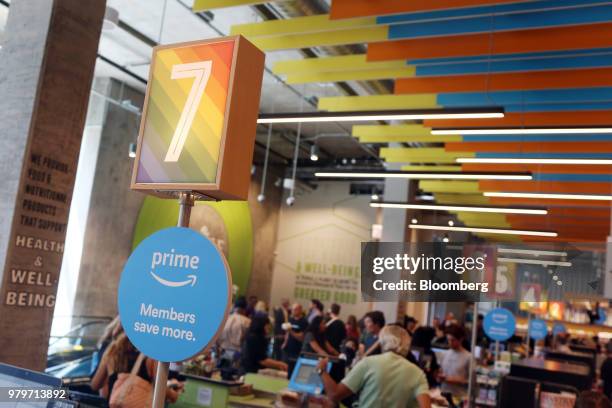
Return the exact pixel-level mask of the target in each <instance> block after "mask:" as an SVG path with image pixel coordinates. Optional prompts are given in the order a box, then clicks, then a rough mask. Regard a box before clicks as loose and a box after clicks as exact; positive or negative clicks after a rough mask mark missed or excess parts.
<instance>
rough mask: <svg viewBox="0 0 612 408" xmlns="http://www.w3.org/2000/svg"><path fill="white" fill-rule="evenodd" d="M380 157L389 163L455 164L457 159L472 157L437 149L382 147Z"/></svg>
mask: <svg viewBox="0 0 612 408" xmlns="http://www.w3.org/2000/svg"><path fill="white" fill-rule="evenodd" d="M379 155H380V157H381V158H383V159H385V160H386V161H387V162H390V163H455V162H456V159H457V158H459V157H473V156H474V153H472V152H468V153H465V152H447V151H445V150H444V148H438V147H383V148H382V149H380V154H379Z"/></svg>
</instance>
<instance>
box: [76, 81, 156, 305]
mask: <svg viewBox="0 0 612 408" xmlns="http://www.w3.org/2000/svg"><path fill="white" fill-rule="evenodd" d="M106 93H107V94H108V95H110V96H111V97H112V98H113V99H115V100H117V99H122V100H127V99H129V100H131V101H132V103H134V104H135V105H138V106H142V103H143V99H144V95H143V94H142V93H140V92H139V91H136V90H133V89H131V88H129V87H127V86H122V84H121V83H119V82H117V81H114V80H109V83H108V86H107V88H106ZM139 124H140V116H138V115H135V114H134V113H132V112H130V111H128V110H126V109H125V108H123V107H120V106H117V105H116V104H112V103H106V115H105V120H104V124H103V127H102V133H101V138H100V148H99V150H98V155H97V160H96V163H95V166H96V170H95V176H94V181H93V186H92V190H91V199H90V207H89V213H88V216H87V219H86V220H83V222H84V223H85V235H84V240H83V252H82V258H81V268H80V272H79V280H78V285H77V290H76V297H75V302H74V310H73V315H75V316H77V315H85V316H113V315H114V314H115V313H116V293H117V285H118V282H119V276H120V274H121V271H122V269H123V266H124V264H125V261H126V260H127V258H128V256H129V255H130V252H131V248H132V238H133V231H134V225H135V223H136V217H137V216H138V212H139V211H140V207H141V205H142V202H143V200H144V197H145V196H144V195H143V194H141V193H137V192H133V191H131V190H130V178H131V176H132V166H133V164H134V160H133V159H131V158H129V157H128V152H129V145H130V143H134V142H135V141H136V138H137V134H138V127H139ZM83 165H87V163H84V164H83Z"/></svg>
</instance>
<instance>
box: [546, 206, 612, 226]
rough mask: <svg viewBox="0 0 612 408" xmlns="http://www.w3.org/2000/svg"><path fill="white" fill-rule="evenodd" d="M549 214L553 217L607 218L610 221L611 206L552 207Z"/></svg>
mask: <svg viewBox="0 0 612 408" xmlns="http://www.w3.org/2000/svg"><path fill="white" fill-rule="evenodd" d="M548 215H549V216H551V217H585V218H593V219H600V220H601V219H602V218H603V219H605V220H606V222H607V223H609V222H610V207H608V208H572V207H550V208H548ZM600 222H601V221H600Z"/></svg>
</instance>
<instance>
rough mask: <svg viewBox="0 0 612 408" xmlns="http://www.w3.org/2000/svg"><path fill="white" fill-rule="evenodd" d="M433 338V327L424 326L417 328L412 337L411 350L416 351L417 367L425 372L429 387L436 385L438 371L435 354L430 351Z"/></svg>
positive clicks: (434, 333)
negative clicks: (417, 355)
mask: <svg viewBox="0 0 612 408" xmlns="http://www.w3.org/2000/svg"><path fill="white" fill-rule="evenodd" d="M435 336H436V330H435V329H434V328H433V327H426V326H421V327H417V329H416V330H415V331H414V335H413V336H412V348H411V350H415V351H418V354H419V358H418V366H419V367H421V369H422V370H423V371H424V372H425V375H426V376H427V382H428V383H429V386H430V387H435V386H436V385H437V381H436V378H437V376H438V371H439V370H440V365H439V364H438V359H437V357H436V353H434V352H433V350H432V349H431V343H432V341H433V339H434V337H435Z"/></svg>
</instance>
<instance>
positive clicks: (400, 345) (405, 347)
mask: <svg viewBox="0 0 612 408" xmlns="http://www.w3.org/2000/svg"><path fill="white" fill-rule="evenodd" d="M378 341H379V342H380V348H381V349H382V351H383V353H385V352H387V351H393V352H394V353H397V354H400V355H402V356H404V357H405V356H406V355H407V354H408V351H409V350H410V335H409V334H408V332H407V331H406V330H404V329H403V328H402V327H400V326H396V325H390V326H385V327H383V329H382V330H381V331H380V333H379V334H378Z"/></svg>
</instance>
